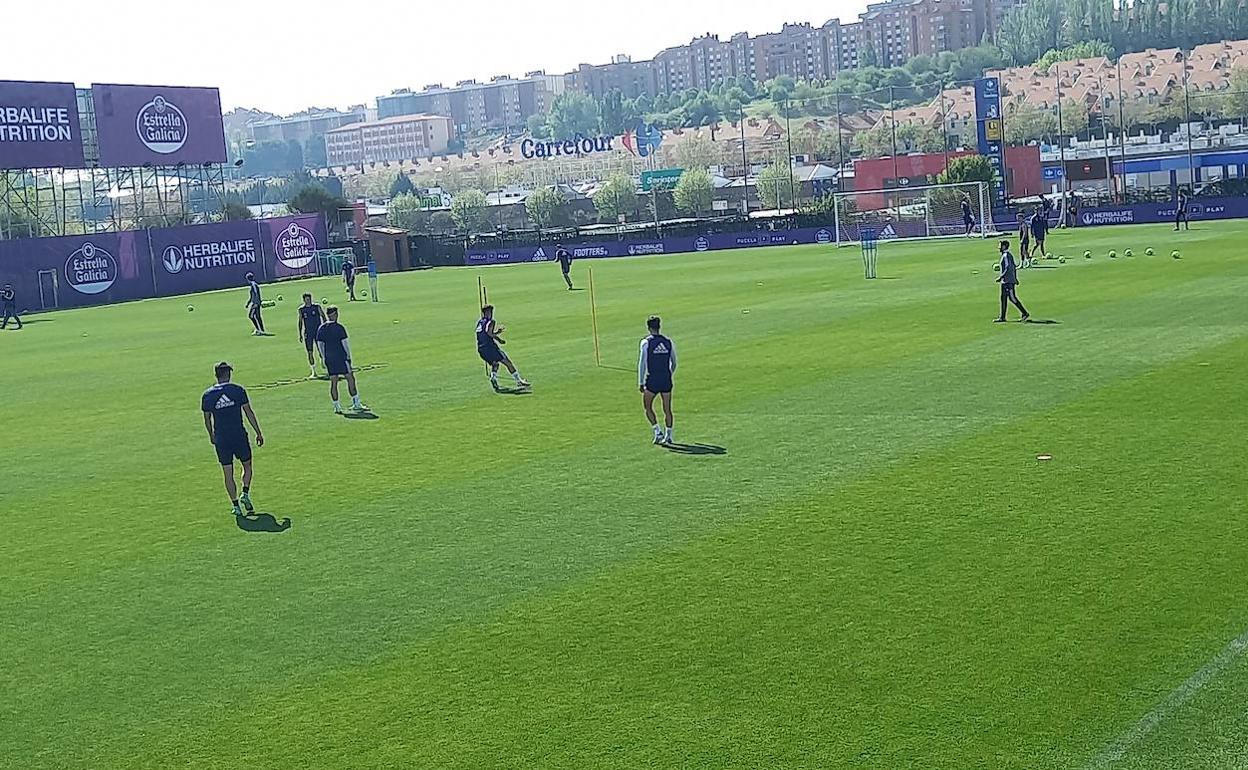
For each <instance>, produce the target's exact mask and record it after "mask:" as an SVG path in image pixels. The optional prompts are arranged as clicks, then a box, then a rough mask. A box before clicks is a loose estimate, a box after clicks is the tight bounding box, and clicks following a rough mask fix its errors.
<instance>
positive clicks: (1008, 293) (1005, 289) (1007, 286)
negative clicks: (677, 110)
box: [1001, 283, 1018, 297]
mask: <svg viewBox="0 0 1248 770" xmlns="http://www.w3.org/2000/svg"><path fill="white" fill-rule="evenodd" d="M1017 288H1018V284H1016V283H1003V284H1001V296H1002V297H1012V296H1014V290H1015V289H1017Z"/></svg>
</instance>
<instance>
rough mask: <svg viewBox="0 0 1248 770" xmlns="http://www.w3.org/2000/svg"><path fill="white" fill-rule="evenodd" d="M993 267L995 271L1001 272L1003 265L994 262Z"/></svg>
mask: <svg viewBox="0 0 1248 770" xmlns="http://www.w3.org/2000/svg"><path fill="white" fill-rule="evenodd" d="M992 269H993V271H994V272H997V273H999V272H1001V265H1000V264H998V263H994V264H993V266H992Z"/></svg>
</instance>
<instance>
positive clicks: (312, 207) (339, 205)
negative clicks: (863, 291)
mask: <svg viewBox="0 0 1248 770" xmlns="http://www.w3.org/2000/svg"><path fill="white" fill-rule="evenodd" d="M286 205H288V206H289V207H290V210H291V211H297V212H300V213H302V214H321V215H323V216H324V217H325V222H326V224H327V225H328V226H329V227H330V229H333V228H334V227H337V226H338V224H339V223H340V222H341V221H342V216H343V212H345V211H347V210H349V209H350V208H351V204H349V203H347V201H346V200H344V199H343V198H340V197H338V196H337V195H334V194H333V193H331V192H330V191H329V190H326V189H325V188H324V187H322V186H320V185H318V184H309V185H305V186H304V187H302V188H300V189H299V190H298V191H296V192H295V194H294V195H293V196H292V197H291V199H290V202H289V203H288V204H286Z"/></svg>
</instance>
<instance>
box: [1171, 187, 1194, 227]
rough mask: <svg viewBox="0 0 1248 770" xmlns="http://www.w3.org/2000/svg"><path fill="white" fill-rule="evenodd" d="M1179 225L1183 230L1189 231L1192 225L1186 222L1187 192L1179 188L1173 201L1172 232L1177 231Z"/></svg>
mask: <svg viewBox="0 0 1248 770" xmlns="http://www.w3.org/2000/svg"><path fill="white" fill-rule="evenodd" d="M1179 225H1183V229H1185V230H1191V229H1192V225H1191V223H1189V222H1188V221H1187V190H1184V189H1182V188H1179V194H1178V197H1177V198H1176V199H1175V201H1174V231H1175V232H1176V233H1177V232H1178V231H1179Z"/></svg>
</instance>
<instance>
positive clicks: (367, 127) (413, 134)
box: [325, 115, 452, 166]
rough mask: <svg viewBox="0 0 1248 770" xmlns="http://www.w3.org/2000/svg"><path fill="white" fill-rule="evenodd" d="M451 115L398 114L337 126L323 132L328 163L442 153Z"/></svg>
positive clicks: (419, 156)
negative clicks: (367, 121)
mask: <svg viewBox="0 0 1248 770" xmlns="http://www.w3.org/2000/svg"><path fill="white" fill-rule="evenodd" d="M451 131H452V126H451V119H450V118H448V117H445V116H442V115H400V116H397V117H392V118H385V119H383V120H375V121H372V122H369V123H355V124H353V125H350V126H343V127H341V128H336V129H334V130H333V131H330V132H329V133H327V134H326V135H325V154H326V157H327V158H328V160H329V165H330V166H353V165H360V164H362V163H382V162H398V161H408V160H414V159H418V158H428V157H431V156H433V155H439V154H442V153H445V152H446V150H447V145H448V144H449V143H450V140H451Z"/></svg>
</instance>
